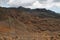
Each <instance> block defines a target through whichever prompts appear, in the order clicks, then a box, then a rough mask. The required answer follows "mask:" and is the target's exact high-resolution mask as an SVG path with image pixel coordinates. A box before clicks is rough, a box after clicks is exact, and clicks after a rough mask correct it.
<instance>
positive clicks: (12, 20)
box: [0, 7, 60, 40]
mask: <svg viewBox="0 0 60 40" xmlns="http://www.w3.org/2000/svg"><path fill="white" fill-rule="evenodd" d="M0 40H60V15H59V14H57V13H55V12H53V11H50V10H46V9H26V8H23V7H19V8H1V7H0Z"/></svg>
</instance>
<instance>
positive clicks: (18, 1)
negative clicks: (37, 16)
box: [0, 0, 60, 13]
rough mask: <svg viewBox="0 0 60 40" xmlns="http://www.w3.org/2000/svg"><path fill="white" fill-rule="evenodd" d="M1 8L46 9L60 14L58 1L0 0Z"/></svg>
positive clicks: (59, 2)
mask: <svg viewBox="0 0 60 40" xmlns="http://www.w3.org/2000/svg"><path fill="white" fill-rule="evenodd" d="M0 6H1V7H19V6H23V7H25V8H31V9H35V8H46V9H49V10H52V11H55V12H58V13H60V0H0Z"/></svg>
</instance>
